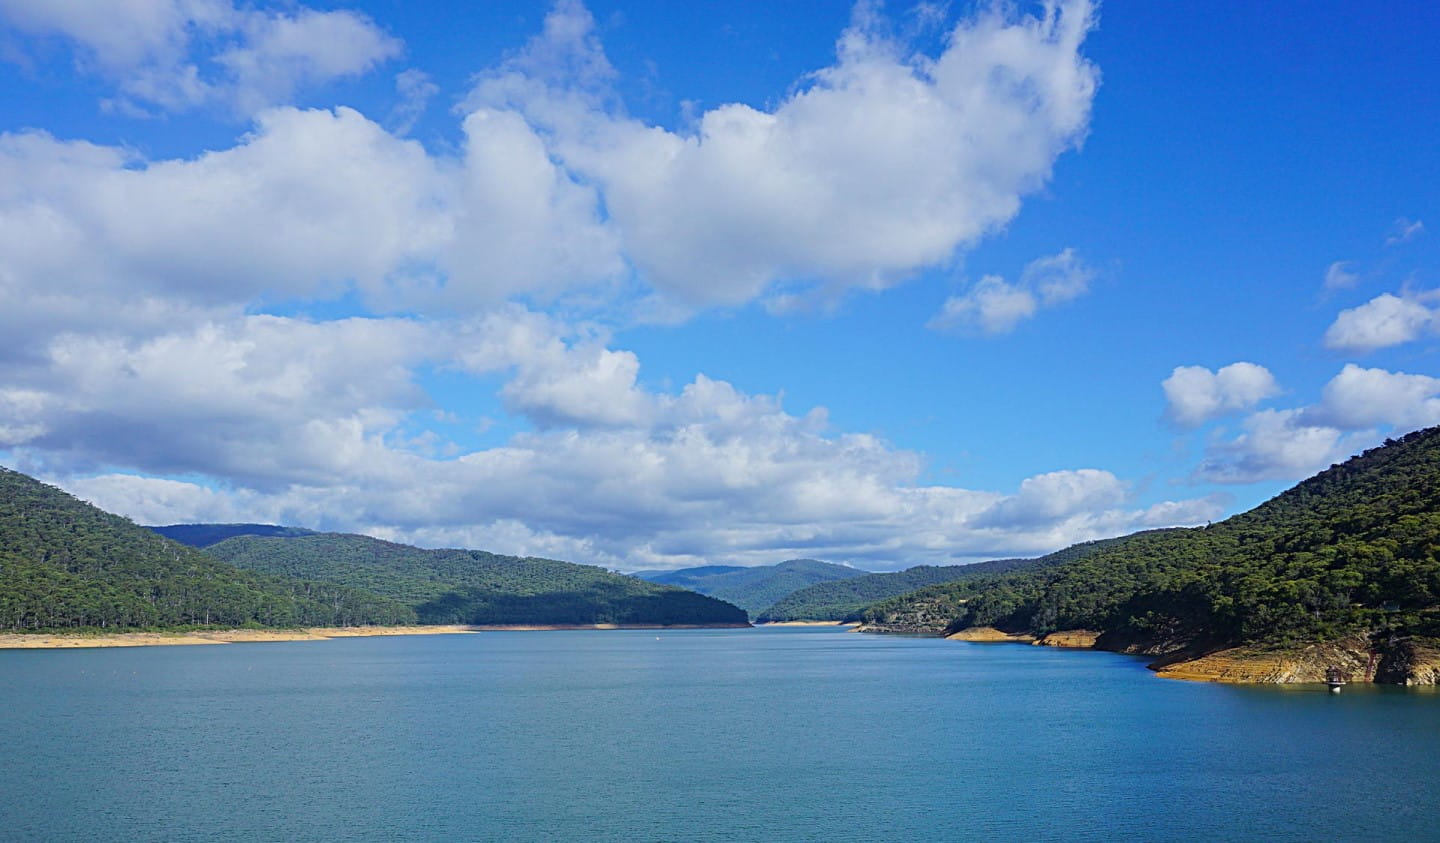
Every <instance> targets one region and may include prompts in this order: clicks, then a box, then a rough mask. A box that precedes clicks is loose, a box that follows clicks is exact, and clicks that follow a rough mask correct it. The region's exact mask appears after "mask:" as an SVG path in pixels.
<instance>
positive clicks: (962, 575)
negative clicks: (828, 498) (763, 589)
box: [757, 559, 1031, 622]
mask: <svg viewBox="0 0 1440 843" xmlns="http://www.w3.org/2000/svg"><path fill="white" fill-rule="evenodd" d="M1030 561H1031V560H1029V559H996V560H993V561H990V562H978V563H976V564H973V565H917V566H915V567H914V568H907V569H905V570H903V571H895V572H893V573H887V574H866V575H865V576H863V577H851V578H849V579H843V580H831V581H829V582H821V583H816V584H814V585H812V586H807V587H806V588H802V589H800V590H799V591H796V592H794V593H793V594H790V595H787V596H786V597H784V598H782V599H781V600H779V601H777V602H776V603H775V604H774V605H773V606H771V607H770V608H768V609H766V610H765V611H763V612H761V613H760V614H759V616H758V618H757V620H759V621H761V622H773V621H850V620H859V619H860V616H861V612H862V611H863V610H864V609H865V607H866V606H869V605H870V604H871V603H875V602H877V601H880V600H884V599H885V598H887V597H894V596H896V595H900V594H908V593H909V592H912V591H915V590H916V589H919V588H924V587H925V586H927V585H936V584H938V583H943V582H950V581H952V580H959V579H968V578H970V577H975V576H980V575H983V574H997V573H1003V572H1004V571H1008V570H1012V569H1014V568H1016V567H1019V566H1021V565H1025V564H1028V563H1029V562H1030Z"/></svg>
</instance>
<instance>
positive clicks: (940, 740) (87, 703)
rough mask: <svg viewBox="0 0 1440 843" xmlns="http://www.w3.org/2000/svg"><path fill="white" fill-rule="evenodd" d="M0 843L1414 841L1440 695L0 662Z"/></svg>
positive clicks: (495, 659) (524, 643) (614, 649)
mask: <svg viewBox="0 0 1440 843" xmlns="http://www.w3.org/2000/svg"><path fill="white" fill-rule="evenodd" d="M0 723H3V729H0V759H3V763H0V839H5V840H58V839H64V840H100V839H105V840H141V839H152V840H153V839H167V840H187V839H195V840H199V839H205V840H217V839H221V840H261V839H265V840H281V839H283V840H393V839H418V840H429V839H442V838H448V839H462V840H864V839H869V840H1022V839H1043V840H1109V839H1116V838H1128V839H1145V840H1193V839H1209V840H1253V839H1259V838H1264V839H1283V840H1314V839H1367V840H1413V839H1422V838H1433V836H1434V835H1435V834H1436V833H1437V832H1436V829H1440V694H1437V693H1435V692H1434V691H1433V689H1422V690H1416V689H1401V688H1386V687H1381V688H1369V687H1361V686H1354V685H1352V686H1350V687H1347V688H1346V689H1345V691H1344V693H1343V694H1340V695H1337V696H1332V695H1330V694H1328V693H1326V689H1325V686H1324V685H1315V686H1292V687H1284V688H1281V687H1238V686H1226V685H1215V684H1196V683H1188V682H1178V681H1171V680H1164V679H1159V678H1157V677H1155V676H1154V675H1153V674H1151V673H1150V672H1149V671H1147V670H1146V669H1145V667H1144V662H1143V661H1142V660H1139V659H1135V658H1132V657H1127V656H1119V655H1114V654H1109V653H1096V652H1075V651H1057V650H1052V649H1048V648H1042V647H1027V646H1019V645H1013V644H995V645H985V644H966V643H960V642H953V641H944V640H939V639H928V638H908V637H890V636H873V635H861V634H854V633H850V632H847V631H842V630H837V629H833V628H783V629H776V628H770V629H764V628H762V629H754V630H744V629H741V630H684V631H681V630H676V631H639V630H636V631H630V630H626V631H604V632H595V631H581V632H574V631H567V632H485V633H478V634H473V635H434V636H403V637H394V638H350V639H336V640H331V641H320V642H311V641H300V642H283V643H263V644H228V645H221V646H193V647H142V648H133V649H93V650H9V651H0Z"/></svg>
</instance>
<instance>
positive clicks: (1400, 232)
mask: <svg viewBox="0 0 1440 843" xmlns="http://www.w3.org/2000/svg"><path fill="white" fill-rule="evenodd" d="M1390 232H1391V233H1390V235H1389V236H1388V237H1386V238H1385V245H1386V246H1398V245H1400V244H1401V243H1408V242H1410V241H1411V240H1414V239H1415V238H1416V237H1419V236H1420V235H1422V234H1424V233H1425V223H1423V222H1421V221H1420V220H1410V219H1406V218H1405V217H1400V218H1399V219H1397V220H1395V225H1394V227H1392V228H1391V230H1390Z"/></svg>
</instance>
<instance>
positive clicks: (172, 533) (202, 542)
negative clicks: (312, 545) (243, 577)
mask: <svg viewBox="0 0 1440 843" xmlns="http://www.w3.org/2000/svg"><path fill="white" fill-rule="evenodd" d="M146 529H149V530H154V531H155V532H157V533H159V534H160V535H162V536H164V537H165V538H167V539H174V540H175V541H177V542H180V543H181V544H188V545H190V546H191V547H199V548H205V547H209V546H210V545H212V544H216V543H217V542H223V541H225V540H226V539H233V538H235V537H236V536H275V537H278V538H294V537H296V536H313V535H315V531H314V530H306V529H304V528H303V527H278V526H276V525H274V524H171V525H169V526H167V527H147V528H146Z"/></svg>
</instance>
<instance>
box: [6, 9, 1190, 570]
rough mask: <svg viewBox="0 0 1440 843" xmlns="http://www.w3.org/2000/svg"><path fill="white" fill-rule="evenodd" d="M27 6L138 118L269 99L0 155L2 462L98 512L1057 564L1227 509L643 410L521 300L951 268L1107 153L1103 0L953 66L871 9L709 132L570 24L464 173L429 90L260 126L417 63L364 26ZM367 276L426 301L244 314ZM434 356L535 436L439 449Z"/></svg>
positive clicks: (493, 110)
mask: <svg viewBox="0 0 1440 843" xmlns="http://www.w3.org/2000/svg"><path fill="white" fill-rule="evenodd" d="M0 16H3V17H4V19H5V20H6V21H7V22H8V23H9V24H10V25H12V26H14V27H15V28H16V29H17V30H19V31H21V32H24V33H30V34H38V35H50V36H56V37H60V38H64V39H68V40H69V41H70V42H71V43H72V44H73V45H74V48H75V52H74V54H75V56H76V57H77V60H78V61H80V62H82V64H83V65H84V68H85V69H86V70H87V71H89V72H92V73H95V74H98V75H100V76H102V77H104V78H107V79H111V80H114V83H115V85H116V86H117V103H119V104H120V105H121V106H122V107H132V106H133V107H137V108H162V109H183V108H193V107H197V106H202V105H216V104H219V105H222V106H225V107H229V108H234V109H236V110H237V111H239V112H246V113H250V112H253V113H254V123H253V127H252V129H251V131H250V132H249V133H248V134H246V135H245V136H244V137H242V138H240V139H239V140H238V141H237V142H236V143H235V144H233V145H231V146H230V147H229V148H221V149H217V150H215V151H212V152H207V153H204V154H199V155H196V156H194V157H190V158H177V159H172V160H155V161H152V160H145V159H144V158H143V157H141V156H139V155H138V154H136V153H135V152H134V151H132V150H128V149H124V148H117V147H108V146H100V145H96V144H91V143H87V142H85V141H79V140H66V139H57V138H55V137H52V136H50V135H47V134H45V133H42V132H19V133H9V134H4V135H0V333H3V335H4V336H5V337H6V339H7V341H6V342H5V343H3V344H0V361H3V364H4V365H3V367H0V372H3V376H0V448H4V449H6V451H7V453H8V454H10V455H12V456H13V457H14V458H15V459H16V460H17V461H18V462H19V463H20V464H21V465H22V466H24V467H26V468H27V469H30V470H32V471H35V472H39V473H45V474H46V475H47V476H49V477H51V478H53V479H57V480H60V481H62V483H63V485H65V486H67V487H68V488H72V489H74V490H76V491H78V492H80V493H81V494H84V495H85V496H87V497H89V498H91V499H92V500H95V501H96V502H98V503H100V504H101V505H103V506H106V507H107V508H110V509H114V510H117V511H120V512H123V513H126V514H131V515H134V516H135V517H137V518H141V519H142V520H146V521H205V520H225V521H244V520H261V521H276V522H281V523H295V524H302V525H307V526H316V527H325V528H336V529H350V530H362V531H366V532H371V533H374V534H378V535H384V536H387V537H392V538H396V539H400V540H411V541H421V542H424V543H426V544H432V545H433V544H442V543H443V544H461V545H468V546H478V547H487V548H491V549H495V550H500V551H506V552H517V553H544V554H548V555H552V556H561V557H563V558H574V559H577V560H579V561H592V562H600V563H603V564H612V565H614V566H616V567H619V566H621V565H628V566H638V565H641V564H643V565H679V564H686V563H689V562H695V561H699V560H701V559H715V560H720V559H723V560H729V561H740V562H768V561H778V560H779V559H784V558H787V557H792V556H796V555H815V556H824V557H827V558H833V559H837V560H854V561H857V562H863V563H867V564H871V565H875V566H876V567H893V566H896V565H902V564H913V563H915V562H922V561H931V562H936V561H956V560H960V559H966V558H976V557H983V556H990V555H1017V554H1022V553H1030V552H1034V553H1039V552H1044V551H1048V550H1052V549H1054V548H1056V547H1059V546H1062V545H1064V544H1068V543H1070V542H1073V541H1078V540H1083V539H1089V538H1096V537H1100V536H1104V535H1115V534H1118V533H1123V532H1126V531H1127V530H1130V529H1135V528H1136V527H1138V526H1153V525H1155V524H1156V523H1158V521H1164V520H1165V519H1166V518H1170V517H1172V516H1173V517H1174V518H1176V519H1179V520H1182V521H1183V520H1187V519H1192V518H1195V519H1198V518H1199V517H1200V515H1202V514H1205V513H1208V512H1210V511H1211V510H1212V509H1213V508H1214V505H1213V504H1212V503H1211V502H1209V501H1207V500H1205V499H1202V500H1198V501H1168V502H1162V503H1160V504H1154V505H1152V506H1149V507H1140V506H1138V505H1135V504H1133V503H1131V502H1130V501H1129V497H1128V495H1127V493H1126V491H1125V489H1124V484H1123V483H1122V482H1121V481H1119V480H1118V479H1117V478H1115V477H1114V476H1113V475H1110V474H1108V473H1106V472H1103V471H1098V470H1094V469H1085V470H1080V471H1074V472H1054V473H1048V474H1045V475H1041V476H1038V477H1036V478H1031V479H1030V480H1027V481H1025V482H1023V483H1021V484H1020V487H1019V489H1018V490H1017V491H1016V492H1015V493H1014V494H1011V495H1007V494H1004V493H1001V492H996V491H989V490H969V489H960V488H954V487H947V486H932V485H925V484H923V483H921V482H920V480H919V478H920V477H921V476H922V471H923V467H924V466H923V459H922V458H921V457H920V455H918V454H915V453H911V452H908V451H905V450H903V449H899V448H896V447H895V446H893V445H891V444H889V443H887V442H885V441H884V440H882V439H880V438H878V437H876V436H872V435H866V434H854V433H847V432H844V431H836V430H833V429H831V428H830V426H829V423H828V419H827V415H826V412H825V410H824V408H823V407H815V408H808V409H807V410H806V411H804V412H800V413H792V412H789V411H787V410H786V409H785V408H784V407H783V406H782V402H781V400H780V399H779V398H778V397H776V396H770V395H752V394H747V393H745V392H744V391H742V390H740V389H737V388H736V387H735V386H734V385H732V384H730V383H727V382H725V381H723V380H719V379H716V378H712V377H707V376H706V375H705V374H703V373H697V374H696V375H695V376H694V377H693V379H692V380H691V381H690V382H689V383H688V384H685V385H683V386H682V387H680V388H678V389H677V390H666V391H654V390H651V389H647V388H645V387H644V386H643V382H642V380H641V378H640V370H641V361H640V359H639V358H638V356H637V355H635V354H634V353H633V352H630V351H627V350H624V349H617V348H612V347H611V344H610V342H609V337H608V336H607V335H606V334H605V332H604V331H603V330H600V329H596V328H592V327H587V326H584V325H578V326H577V325H572V324H566V323H562V322H561V321H560V320H559V319H557V318H553V317H548V316H544V315H541V314H538V313H536V312H534V311H533V310H531V309H529V308H527V307H525V306H521V305H518V304H514V303H513V302H514V301H516V300H522V301H526V300H528V301H530V302H531V303H532V304H533V303H536V302H539V303H544V302H546V301H549V300H551V299H557V298H558V299H560V300H562V301H568V300H569V299H565V298H564V297H566V296H576V295H579V294H582V293H583V294H593V295H595V296H596V297H597V300H599V301H601V302H602V305H601V309H604V308H605V307H609V306H612V305H613V300H612V299H610V298H607V296H612V295H615V294H616V292H615V291H617V290H618V291H621V292H620V293H619V295H647V294H649V293H653V294H655V298H654V303H653V307H655V308H656V309H657V311H659V310H664V309H665V308H667V307H669V308H674V307H682V306H704V305H707V304H714V303H733V302H742V301H746V300H750V299H754V298H757V297H764V296H766V295H769V294H770V293H771V292H772V291H773V290H775V289H776V288H777V286H784V285H790V286H788V287H786V289H787V290H790V291H794V290H796V289H798V290H800V291H801V292H804V291H805V290H807V289H809V290H844V289H850V288H856V287H859V288H876V287H882V286H885V285H887V284H891V283H894V282H896V281H898V280H899V279H901V278H903V277H905V276H906V275H908V274H910V273H913V272H914V271H916V270H917V269H919V268H923V267H928V266H933V265H937V264H943V263H945V262H947V261H949V260H951V259H952V258H953V257H954V256H955V254H956V253H957V250H961V249H963V248H965V247H966V246H968V245H970V244H972V243H974V242H975V241H976V240H977V239H978V238H980V237H982V236H984V235H985V234H986V233H988V232H992V231H994V230H996V229H997V228H998V227H1000V226H1003V225H1005V224H1006V223H1007V222H1008V221H1009V220H1010V219H1011V218H1012V217H1013V216H1014V215H1015V213H1016V212H1017V210H1018V208H1019V205H1020V202H1021V200H1022V199H1023V198H1024V197H1025V196H1027V195H1029V194H1031V193H1033V192H1034V191H1036V190H1038V189H1040V188H1041V187H1042V186H1043V184H1044V183H1045V181H1046V180H1047V179H1048V178H1049V175H1050V169H1051V167H1052V166H1053V164H1054V161H1055V160H1056V158H1057V157H1058V156H1059V155H1061V154H1063V153H1064V152H1065V151H1066V150H1068V149H1071V148H1073V147H1074V146H1076V145H1077V144H1078V143H1079V142H1080V140H1081V139H1082V137H1083V136H1084V134H1085V132H1086V130H1087V126H1088V121H1089V111H1090V105H1091V101H1092V99H1093V96H1094V92H1095V88H1096V85H1097V80H1098V72H1097V71H1096V69H1095V68H1094V66H1093V65H1091V64H1090V63H1089V62H1088V61H1087V60H1085V59H1084V58H1083V57H1082V56H1081V54H1080V46H1081V43H1082V41H1083V39H1084V38H1085V37H1086V35H1087V33H1088V31H1089V30H1090V28H1091V27H1092V26H1093V24H1094V20H1093V14H1092V9H1091V6H1090V5H1089V4H1088V3H1086V2H1083V0H1069V2H1064V3H1058V4H1052V5H1049V6H1047V7H1045V9H1044V11H1043V12H1041V13H1040V14H1039V16H1035V17H1024V16H1019V15H1017V14H1014V13H1013V12H1012V10H1011V9H1010V7H1008V6H1004V7H1001V6H996V7H994V8H990V9H987V10H984V11H981V12H980V13H978V14H976V15H975V16H973V17H969V18H966V19H964V20H962V21H960V22H959V23H958V24H957V25H956V26H955V27H954V29H953V31H952V32H951V33H950V34H949V36H948V38H947V40H946V43H945V47H944V49H943V50H942V51H941V52H940V54H939V55H936V56H928V55H923V54H921V53H919V52H917V51H916V50H915V49H914V48H913V47H911V46H910V45H908V44H906V43H904V42H901V41H898V40H896V39H894V38H892V37H891V36H888V35H885V34H882V31H883V30H884V28H885V27H884V26H883V22H881V21H880V20H879V18H878V17H877V16H876V15H875V14H874V13H873V10H870V7H868V6H862V7H861V8H860V10H859V12H858V13H857V16H856V19H855V23H854V24H853V25H852V26H851V28H850V29H849V30H848V31H847V32H845V33H844V34H843V35H842V36H841V38H840V40H839V43H838V46H837V58H836V61H835V63H834V64H833V65H832V66H830V67H828V68H824V69H822V70H820V71H817V72H816V73H815V74H813V75H811V76H809V77H807V78H806V79H804V80H802V81H801V84H799V85H798V86H797V87H796V88H795V89H794V90H793V92H792V93H791V94H789V95H787V96H785V97H783V98H782V99H781V100H780V101H779V103H778V104H777V105H775V106H774V107H773V108H767V109H763V110H762V109H760V108H756V107H752V106H747V105H743V104H729V105H724V106H721V107H719V108H716V109H713V110H711V111H709V112H706V113H705V114H703V115H701V116H700V117H699V119H698V121H697V123H696V128H695V130H694V131H693V132H686V133H677V132H671V131H668V130H665V129H662V128H658V127H654V126H649V125H645V124H643V123H641V122H639V121H637V120H634V119H632V118H629V117H627V116H625V114H624V108H623V105H622V104H620V103H618V101H617V100H616V98H615V94H614V92H613V90H611V88H610V85H611V82H612V81H613V78H614V70H613V68H611V67H610V65H609V63H608V61H606V60H605V57H604V52H603V50H602V49H601V47H600V45H599V43H598V39H597V38H596V36H595V34H594V29H593V23H592V21H591V20H590V18H589V15H588V13H586V12H585V11H584V10H583V8H582V7H580V6H579V5H577V4H573V3H562V4H560V5H559V6H558V7H557V10H556V11H555V13H554V14H552V15H551V16H550V17H549V18H548V19H547V21H546V25H545V31H544V33H543V34H542V35H541V36H540V37H538V38H537V39H536V40H535V41H534V42H533V43H532V44H531V45H530V46H529V47H528V48H527V49H526V50H524V51H523V52H521V53H519V54H517V55H516V56H515V58H514V59H512V60H511V61H509V62H507V63H506V64H505V65H504V66H502V67H499V68H496V69H494V70H493V71H492V72H489V73H485V74H482V76H481V78H480V81H479V83H478V84H477V87H476V89H475V91H474V93H473V95H472V96H471V98H470V100H469V101H468V103H467V104H466V106H465V108H464V109H462V113H463V116H462V118H461V119H462V120H463V124H462V131H463V143H462V144H461V145H460V146H459V148H458V149H455V150H453V151H451V150H446V151H442V152H438V153H432V152H429V151H427V150H426V149H425V148H423V147H422V146H421V145H420V144H418V143H415V142H413V141H408V140H405V139H404V138H403V137H402V135H403V134H404V130H405V129H406V127H407V123H408V121H410V120H411V118H412V117H413V116H414V115H417V114H418V113H419V111H420V109H421V108H423V103H424V101H425V100H426V98H428V97H430V96H432V95H433V88H432V83H430V82H429V81H428V80H427V79H426V78H424V77H423V75H417V74H409V75H407V74H401V77H400V78H399V79H397V86H398V91H399V93H400V94H401V96H402V98H403V99H404V102H402V108H400V109H398V110H397V112H396V113H395V114H393V115H391V118H390V119H391V125H392V126H393V127H394V130H393V131H387V130H385V129H384V128H382V127H381V126H380V125H378V124H377V123H376V122H374V121H373V120H371V119H370V118H367V117H366V116H364V115H361V114H360V113H358V112H356V111H353V110H350V109H346V108H336V109H333V110H302V109H297V108H293V107H286V106H280V107H264V106H267V105H270V104H273V103H276V102H283V101H284V100H286V99H287V98H289V97H292V96H293V95H294V94H295V93H296V92H297V91H298V90H300V89H301V88H303V87H307V86H313V85H318V84H323V83H324V82H325V81H326V80H329V79H334V78H337V77H339V76H345V75H349V74H354V73H362V72H365V71H367V70H368V69H370V68H373V67H375V66H377V65H378V64H379V63H380V62H383V61H385V60H386V59H388V58H391V57H393V56H395V55H397V54H398V51H399V48H400V45H399V42H398V41H395V40H394V39H393V38H390V37H389V36H387V35H385V34H384V33H383V32H381V31H380V30H379V28H378V27H375V26H374V24H373V23H372V22H370V21H369V20H368V19H365V18H363V17H361V16H359V15H356V14H354V13H350V12H343V11H334V12H320V11H314V10H311V9H309V8H307V7H304V6H299V5H293V4H292V5H287V6H286V7H285V8H284V10H283V11H273V10H264V9H261V8H258V7H255V6H251V5H249V4H243V5H237V4H235V3H233V2H231V1H230V0H147V1H146V2H141V0H121V2H116V3H110V4H92V3H82V2H78V0H57V2H46V3H35V2H28V0H0ZM407 103H408V105H406V104H407ZM407 108H408V109H409V110H406V109H407ZM1090 278H1091V276H1090V274H1089V271H1088V270H1086V269H1085V268H1084V267H1083V266H1082V265H1081V264H1079V262H1078V261H1077V260H1076V259H1075V257H1074V255H1073V253H1072V252H1070V251H1069V250H1066V251H1065V252H1062V253H1060V254H1059V255H1055V256H1053V257H1051V258H1045V259H1042V260H1040V261H1036V262H1034V263H1032V264H1031V265H1030V266H1029V267H1027V268H1026V270H1025V271H1024V272H1022V273H1021V276H1020V280H1019V281H1018V282H1016V283H1015V284H1013V285H1009V286H1011V287H1014V288H1017V289H1020V290H1023V292H1024V293H1025V295H1026V296H1028V297H1029V300H1030V301H1031V302H1032V303H1033V306H1034V307H1035V308H1041V307H1049V306H1053V305H1056V304H1059V303H1061V302H1064V301H1067V300H1070V299H1073V298H1075V297H1076V296H1078V295H1081V294H1083V293H1084V291H1085V289H1086V287H1087V285H1088V283H1089V282H1090ZM637 289H638V290H639V292H638V293H637V292H636V290H637ZM351 291H356V292H358V293H359V302H360V305H361V306H362V307H364V308H367V309H368V310H369V312H371V313H378V314H402V313H403V314H406V315H403V316H400V315H388V316H387V315H381V316H375V317H371V318H354V319H344V320H337V321H327V322H316V321H310V320H307V319H303V318H293V317H282V316H273V315H256V314H255V311H256V310H264V309H266V308H267V307H268V306H270V305H272V304H274V303H276V302H280V303H289V304H294V303H299V304H301V305H302V307H301V308H300V309H302V310H303V309H304V308H303V305H304V304H306V303H312V302H316V301H326V300H329V299H334V298H336V297H338V296H340V295H342V294H345V293H349V292H351ZM506 302H511V303H509V304H507V303H506ZM677 303H679V304H677ZM287 310H288V308H287ZM1001 310H1003V308H1001ZM669 312H674V311H673V310H671V311H669ZM997 312H998V311H997ZM997 318H998V317H997ZM429 370H445V371H447V372H449V373H451V374H454V375H456V376H458V377H461V378H463V377H466V376H470V377H473V378H475V381H474V388H475V389H477V390H479V389H484V390H487V391H493V390H494V389H495V386H494V384H495V383H496V382H497V381H498V382H499V383H501V384H502V385H501V386H500V387H499V393H498V397H499V400H500V401H501V402H503V406H504V408H505V410H506V411H508V412H509V413H510V414H512V415H513V416H514V417H515V419H514V421H515V426H516V427H518V428H520V429H521V430H522V431H523V432H521V433H517V434H514V435H512V436H509V437H508V438H504V439H503V441H499V444H490V445H487V446H486V447H480V446H478V445H473V444H467V445H464V446H461V445H459V444H457V443H454V442H436V441H435V440H436V439H437V437H439V434H438V433H435V432H433V431H431V432H427V431H425V430H424V427H425V425H421V424H418V423H417V422H416V419H417V418H419V417H420V416H421V415H426V414H430V413H431V412H432V411H433V410H434V409H435V408H434V407H433V404H432V401H433V399H432V396H430V395H428V394H427V393H426V392H425V390H424V389H423V388H422V386H421V384H422V383H423V381H424V377H423V373H424V372H425V371H429ZM471 421H473V420H471ZM417 429H419V432H418V433H417ZM112 467H118V470H115V469H112ZM126 472H136V473H135V474H129V473H126ZM142 475H146V476H142ZM197 478H198V479H197ZM1157 520H1158V521H1157ZM1172 523H1173V522H1172Z"/></svg>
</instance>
